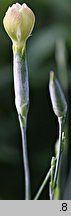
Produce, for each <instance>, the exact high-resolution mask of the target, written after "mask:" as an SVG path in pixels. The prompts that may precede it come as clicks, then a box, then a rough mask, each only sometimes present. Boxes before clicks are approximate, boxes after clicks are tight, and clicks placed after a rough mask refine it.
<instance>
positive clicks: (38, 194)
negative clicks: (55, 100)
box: [34, 168, 51, 200]
mask: <svg viewBox="0 0 71 216" xmlns="http://www.w3.org/2000/svg"><path fill="white" fill-rule="evenodd" d="M50 174H51V168H50V169H49V171H48V173H47V174H46V177H45V179H44V181H43V183H42V185H41V186H40V188H39V190H38V192H37V194H36V196H35V198H34V200H37V199H38V198H39V196H40V195H41V193H42V191H43V189H44V187H45V185H46V183H47V181H48V179H49V177H50Z"/></svg>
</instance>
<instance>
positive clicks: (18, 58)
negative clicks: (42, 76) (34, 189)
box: [13, 51, 30, 200]
mask: <svg viewBox="0 0 71 216" xmlns="http://www.w3.org/2000/svg"><path fill="white" fill-rule="evenodd" d="M13 67H14V90H15V105H16V109H17V113H18V117H19V122H20V129H21V135H22V150H23V163H24V172H25V199H26V200H29V199H30V174H29V163H28V154H27V143H26V123H27V114H28V107H29V83H28V67H27V60H26V53H25V51H24V54H23V56H22V55H21V53H18V52H17V53H16V54H14V65H13Z"/></svg>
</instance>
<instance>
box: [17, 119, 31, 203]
mask: <svg viewBox="0 0 71 216" xmlns="http://www.w3.org/2000/svg"><path fill="white" fill-rule="evenodd" d="M19 122H20V129H21V135H22V150H23V164H24V174H25V200H29V199H30V174H29V164H28V154H27V143H26V126H25V127H22V122H21V117H20V115H19Z"/></svg>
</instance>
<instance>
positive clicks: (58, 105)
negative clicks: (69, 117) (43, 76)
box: [49, 71, 67, 117]
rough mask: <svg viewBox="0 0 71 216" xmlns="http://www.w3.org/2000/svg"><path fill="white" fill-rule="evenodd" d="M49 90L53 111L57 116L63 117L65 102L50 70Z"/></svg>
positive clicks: (65, 108) (65, 107) (58, 84)
mask: <svg viewBox="0 0 71 216" xmlns="http://www.w3.org/2000/svg"><path fill="white" fill-rule="evenodd" d="M49 92H50V97H51V102H52V107H53V111H54V113H55V114H56V116H57V117H64V116H65V115H66V112H67V102H66V99H65V96H64V93H63V90H62V88H61V86H60V83H59V82H58V80H57V79H56V77H55V74H54V72H53V71H51V72H50V82H49Z"/></svg>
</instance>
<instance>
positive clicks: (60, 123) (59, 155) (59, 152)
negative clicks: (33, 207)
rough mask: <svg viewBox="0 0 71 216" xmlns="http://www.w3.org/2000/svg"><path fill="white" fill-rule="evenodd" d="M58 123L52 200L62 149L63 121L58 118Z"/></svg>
mask: <svg viewBox="0 0 71 216" xmlns="http://www.w3.org/2000/svg"><path fill="white" fill-rule="evenodd" d="M58 123H59V142H58V152H57V157H56V168H55V173H54V189H53V191H52V194H51V199H52V200H53V199H54V192H55V188H56V185H57V179H58V173H59V166H60V159H61V149H62V126H63V119H62V118H60V117H59V118H58Z"/></svg>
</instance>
